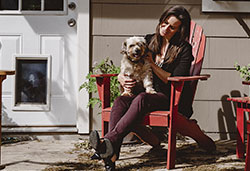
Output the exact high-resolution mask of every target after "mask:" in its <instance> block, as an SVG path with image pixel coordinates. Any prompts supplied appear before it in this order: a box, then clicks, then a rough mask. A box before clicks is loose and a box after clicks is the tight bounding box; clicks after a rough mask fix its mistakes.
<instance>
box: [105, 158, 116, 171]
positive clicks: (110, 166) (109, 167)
mask: <svg viewBox="0 0 250 171" xmlns="http://www.w3.org/2000/svg"><path fill="white" fill-rule="evenodd" d="M103 160H104V163H105V169H106V171H115V162H112V161H111V159H110V158H106V159H103Z"/></svg>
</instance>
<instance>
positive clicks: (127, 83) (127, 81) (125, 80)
mask: <svg viewBox="0 0 250 171" xmlns="http://www.w3.org/2000/svg"><path fill="white" fill-rule="evenodd" d="M118 81H119V82H120V84H121V86H122V87H123V88H124V89H130V90H131V89H132V88H133V87H134V86H135V84H136V81H135V80H134V79H131V78H129V77H128V76H126V75H124V74H121V73H120V74H119V75H118Z"/></svg>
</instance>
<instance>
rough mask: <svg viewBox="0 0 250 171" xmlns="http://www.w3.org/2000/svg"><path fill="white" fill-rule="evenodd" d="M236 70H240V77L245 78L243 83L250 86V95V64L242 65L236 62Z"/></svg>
mask: <svg viewBox="0 0 250 171" xmlns="http://www.w3.org/2000/svg"><path fill="white" fill-rule="evenodd" d="M235 69H236V71H238V72H240V77H241V78H243V79H244V80H243V81H242V84H244V85H248V86H249V94H248V96H250V64H248V65H245V66H240V65H239V64H238V63H236V64H235Z"/></svg>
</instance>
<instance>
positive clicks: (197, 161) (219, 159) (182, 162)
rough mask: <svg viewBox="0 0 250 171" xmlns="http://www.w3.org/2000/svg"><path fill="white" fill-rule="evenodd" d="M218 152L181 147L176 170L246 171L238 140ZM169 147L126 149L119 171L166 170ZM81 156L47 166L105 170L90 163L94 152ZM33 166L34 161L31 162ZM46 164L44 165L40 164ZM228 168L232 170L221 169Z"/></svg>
mask: <svg viewBox="0 0 250 171" xmlns="http://www.w3.org/2000/svg"><path fill="white" fill-rule="evenodd" d="M216 146H217V150H216V152H213V153H208V152H206V151H204V150H202V149H200V148H199V147H198V146H197V144H196V143H187V142H183V144H182V143H178V147H177V151H176V169H182V170H185V171H186V170H195V171H200V170H223V169H224V170H244V166H245V161H244V159H237V158H236V155H235V149H236V141H235V140H219V141H216ZM165 147H166V146H164V148H163V149H157V150H155V149H154V150H152V149H150V148H147V149H148V150H145V152H142V153H140V152H139V151H137V150H138V149H143V148H145V144H133V145H130V146H129V145H126V146H123V147H122V149H123V150H122V153H121V159H120V160H119V161H118V162H117V164H116V170H117V171H125V170H126V171H127V170H131V171H132V170H140V171H141V170H143V171H144V170H156V169H166V162H167V158H166V152H167V150H166V148H165ZM86 151H88V152H87V153H80V154H79V155H78V159H77V161H76V162H59V163H47V164H49V165H50V167H48V168H46V169H45V171H57V170H104V164H103V162H102V161H99V160H90V159H89V157H90V155H91V154H92V153H91V154H90V151H89V150H86ZM29 162H31V161H29ZM40 164H42V163H40ZM225 165H227V166H228V168H229V169H228V168H226V169H225V167H224V168H221V166H225Z"/></svg>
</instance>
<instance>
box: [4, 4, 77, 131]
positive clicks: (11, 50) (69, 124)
mask: <svg viewBox="0 0 250 171" xmlns="http://www.w3.org/2000/svg"><path fill="white" fill-rule="evenodd" d="M77 3H78V0H69V1H67V0H0V9H1V11H0V69H15V59H14V57H13V55H14V54H19V56H20V55H21V56H22V55H23V56H24V57H25V55H26V56H29V57H30V56H34V57H35V58H37V57H39V55H49V56H50V57H51V66H47V67H51V68H50V72H51V73H49V74H51V77H50V80H48V83H49V81H50V83H51V84H50V87H49V89H48V90H49V91H50V92H49V94H48V96H49V98H50V100H49V101H48V102H47V103H49V104H47V105H49V109H46V110H42V109H41V110H32V108H29V107H27V108H26V109H25V108H20V110H18V108H17V109H16V110H13V109H14V106H15V103H14V100H13V99H14V97H15V91H14V90H15V87H14V85H15V78H14V76H9V77H8V78H7V79H6V80H5V81H4V82H3V107H2V118H3V125H4V126H5V131H13V130H14V131H15V129H17V130H16V131H42V132H43V131H52V132H57V131H62V132H67V131H69V132H72V131H73V132H75V131H77V129H76V118H77V93H78V85H77V66H78V64H77V53H78V50H77V27H76V25H75V24H76V23H75V22H74V21H76V20H77V18H76V17H77V5H78V4H77ZM68 4H71V5H70V6H68ZM74 5H76V8H74V7H75V6H74ZM69 7H70V8H69ZM31 61H32V60H31ZM47 86H49V84H47ZM16 93H17V92H16ZM31 105H34V106H36V103H34V104H33V103H32V104H31Z"/></svg>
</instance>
